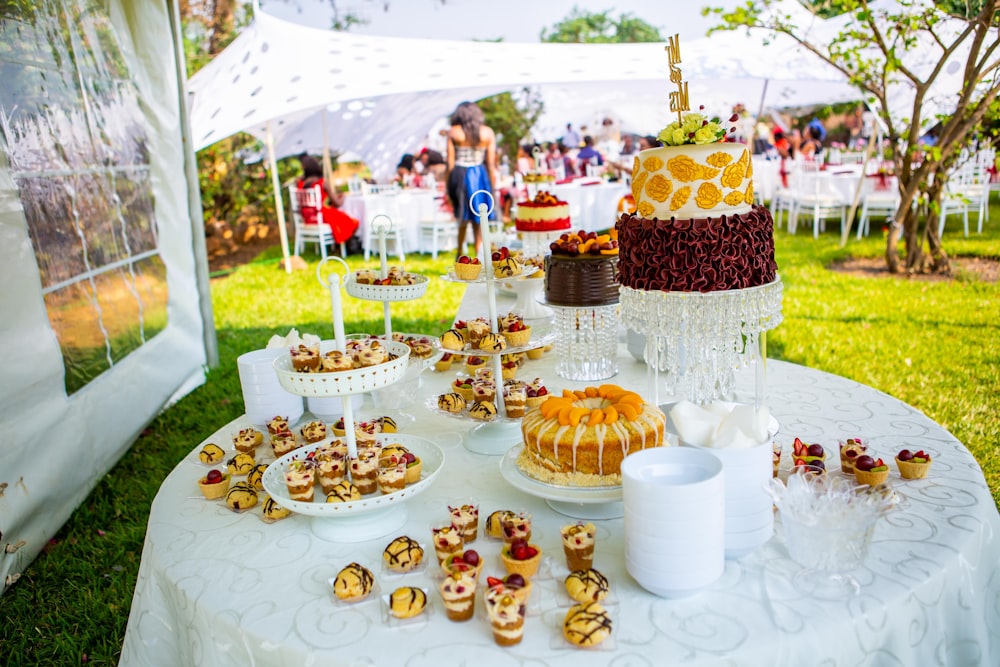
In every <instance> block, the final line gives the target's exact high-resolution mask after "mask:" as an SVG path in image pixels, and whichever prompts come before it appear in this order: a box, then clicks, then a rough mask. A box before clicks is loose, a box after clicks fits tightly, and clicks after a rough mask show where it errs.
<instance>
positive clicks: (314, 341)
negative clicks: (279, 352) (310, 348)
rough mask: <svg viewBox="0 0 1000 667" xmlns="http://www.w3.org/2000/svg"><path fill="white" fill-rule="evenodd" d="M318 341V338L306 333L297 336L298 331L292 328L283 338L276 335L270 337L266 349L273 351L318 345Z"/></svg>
mask: <svg viewBox="0 0 1000 667" xmlns="http://www.w3.org/2000/svg"><path fill="white" fill-rule="evenodd" d="M319 340H320V338H319V336H316V335H314V334H308V333H307V334H302V335H301V336H299V331H298V329H295V328H293V329H292V330H291V331H289V332H288V334H287V335H285V336H279V335H277V334H275V335H273V336H271V339H270V340H268V341H267V348H268V349H273V348H277V347H282V348H288V347H297V346H299V345H319Z"/></svg>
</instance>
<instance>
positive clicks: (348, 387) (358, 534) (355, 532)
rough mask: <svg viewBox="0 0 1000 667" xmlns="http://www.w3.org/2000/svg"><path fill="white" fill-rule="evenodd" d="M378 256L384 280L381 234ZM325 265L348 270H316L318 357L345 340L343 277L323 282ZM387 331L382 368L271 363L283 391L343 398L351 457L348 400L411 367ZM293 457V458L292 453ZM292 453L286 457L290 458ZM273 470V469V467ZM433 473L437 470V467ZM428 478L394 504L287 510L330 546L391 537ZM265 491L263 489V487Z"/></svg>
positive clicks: (286, 357) (405, 350)
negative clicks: (326, 321)
mask: <svg viewBox="0 0 1000 667" xmlns="http://www.w3.org/2000/svg"><path fill="white" fill-rule="evenodd" d="M380 252H381V254H382V263H383V272H382V273H383V276H384V275H385V274H386V266H385V236H384V232H383V233H382V234H381V235H380ZM327 262H338V263H339V264H340V265H341V266H342V267H343V270H344V275H345V276H347V275H349V274H350V268H349V267H348V266H347V263H346V262H344V261H343V260H342V259H340V258H339V257H333V256H330V257H327V258H326V259H324V260H323V261H321V262H320V263H319V265H318V266H317V267H316V278H317V280H318V281H319V283H320V285H322V286H323V287H325V288H327V289H329V291H330V307H331V310H332V312H333V331H334V339H333V340H326V341H320V345H319V347H320V353H321V354H325V353H326V352H329V351H331V350H339V351H341V352H343V351H345V349H346V343H347V340H348V338H347V336H346V335H345V334H344V313H343V307H342V305H341V300H340V290H341V286H342V280H341V276H340V274H339V273H338V272H337V271H331V272H330V274H329V276H328V277H327V279H326V280H324V279H323V269H324V267H325V265H326V263H327ZM385 287H391V286H385ZM386 313H387V315H388V302H387V303H386ZM386 329H387V330H386V337H385V340H383V341H382V344H383V345H384V346H385V348H386V351H387V352H388V353H389V360H388V361H385V362H383V363H381V364H375V365H374V366H367V367H363V368H357V369H353V370H349V371H340V372H332V373H300V372H297V371H296V370H295V369H294V367H293V366H292V358H291V353H290V352H289V353H287V354H282V355H281V356H279V357H277V358H276V359H275V360H274V370H275V373H276V374H277V376H278V383H279V384H280V385H281V386H282V387H283V388H284V389H285V390H286V391H288V392H290V393H292V394H297V395H299V396H307V397H308V396H316V397H326V398H329V397H334V396H340V397H341V405H342V406H343V412H344V430H345V434H344V439H345V440H346V441H347V454H348V457H349V458H355V457H357V451H358V450H357V438H356V434H355V430H354V424H355V421H354V406H353V404H352V403H351V396H352V395H354V394H359V393H365V392H370V391H374V390H376V389H381V388H383V387H387V386H389V385H391V384H393V383H395V382H398V381H399V380H400V379H401V378H402V377H403V376H404V374H405V373H406V371H407V368H408V367H409V365H410V347H409V346H408V345H407V344H406V343H400V342H398V341H394V340H391V337H392V330H391V325H390V324H389V323H388V322H387V323H386ZM393 435H395V434H393ZM404 437H412V436H404ZM400 443H401V444H403V443H402V440H400ZM427 444H429V443H427ZM421 449H422V451H425V452H428V454H429V456H430V457H431V458H433V451H432V450H429V449H428V448H427V447H421ZM299 451H302V449H301V448H300V449H298V450H296V452H299ZM291 454H295V452H292V453H291ZM291 454H289V455H286V456H290V455H291ZM414 454H416V455H417V456H420V454H419V453H417V452H414ZM283 458H284V457H283ZM279 460H282V459H279ZM441 460H442V461H443V455H442V456H441ZM286 466H287V462H286V465H284V466H280V467H279V468H278V469H277V470H276V472H275V473H274V474H278V470H280V474H281V475H282V479H281V480H278V481H281V482H282V483H283V482H284V479H283V478H284V470H285V467H286ZM272 467H274V466H273V464H272ZM439 467H440V465H438V468H439ZM270 469H271V468H269V470H270ZM436 470H437V468H435V471H436ZM431 478H433V476H431V477H430V478H429V479H428V480H427V483H426V484H424V483H420V482H418V483H417V484H414V485H413V487H412V489H411V490H410V491H409V492H408V493H402V494H389V495H387V496H385V497H387V498H388V497H392V496H396V498H395V499H394V500H392V501H386V502H382V501H381V499H373V500H372V501H361V502H360V503H348V505H349V506H351V507H350V508H349V509H344V510H343V511H340V512H337V511H332V510H323V511H320V510H312V511H310V508H308V507H304V505H309V503H304V504H301V505H300V506H299V507H298V509H296V508H295V507H291V506H288V509H290V510H292V511H302V513H309V514H311V515H312V516H313V517H314V519H315V520H314V521H313V523H314V528H313V530H314V532H316V534H317V536H319V537H324V538H326V539H329V540H333V541H347V542H355V541H360V540H367V539H372V538H374V537H380V536H383V535H387V534H389V533H390V532H392V531H394V530H396V529H397V528H398V527H399V526H400V525H402V524H401V522H403V521H406V515H407V512H406V506H405V502H406V501H407V500H408V499H409V498H411V497H413V496H414V495H416V494H418V493H420V492H421V491H423V490H424V489H426V488H427V486H428V485H429V482H430V479H431ZM271 485H272V488H268V493H271V494H272V495H275V497H279V498H280V497H282V495H281V494H280V493H279V494H275V493H274V492H275V491H280V488H281V486H280V485H275V483H274V482H273V481H272V483H271ZM265 488H267V487H266V486H265ZM285 488H286V493H285V494H284V498H285V499H286V501H288V502H291V501H290V499H288V497H287V487H285ZM272 489H273V490H272ZM324 501H325V498H324ZM323 504H325V502H324V503H323ZM331 504H336V503H331ZM303 510H304V511H303ZM331 521H332V522H333V523H332V524H331V525H319V524H320V523H321V522H331Z"/></svg>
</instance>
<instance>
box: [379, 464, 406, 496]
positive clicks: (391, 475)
mask: <svg viewBox="0 0 1000 667" xmlns="http://www.w3.org/2000/svg"><path fill="white" fill-rule="evenodd" d="M376 479H377V481H378V490H379V491H381V492H382V493H383V494H389V493H394V492H396V491H401V490H402V489H404V488H406V463H405V462H404V461H398V462H396V463H389V464H381V465H379V468H378V474H377V475H376Z"/></svg>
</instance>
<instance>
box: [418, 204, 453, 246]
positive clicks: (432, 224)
mask: <svg viewBox="0 0 1000 667" xmlns="http://www.w3.org/2000/svg"><path fill="white" fill-rule="evenodd" d="M434 204H435V205H434V213H433V215H432V216H431V218H430V219H429V220H421V221H420V224H419V227H418V230H419V239H420V251H421V252H424V251H425V250H426V249H428V248H429V249H430V253H431V257H433V258H434V259H437V256H438V252H441V251H443V250H454V249H455V248H457V247H458V225H457V224H456V223H455V218H454V216H452V215H451V213H450V211H449V210H447V209H445V208H444V205H443V204H444V201H443V198H440V197H439V198H436V199H435V200H434Z"/></svg>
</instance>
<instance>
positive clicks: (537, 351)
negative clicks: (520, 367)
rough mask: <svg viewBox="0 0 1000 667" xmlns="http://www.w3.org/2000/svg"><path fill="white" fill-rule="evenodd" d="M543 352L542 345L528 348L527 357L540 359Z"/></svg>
mask: <svg viewBox="0 0 1000 667" xmlns="http://www.w3.org/2000/svg"><path fill="white" fill-rule="evenodd" d="M544 354H545V348H544V347H533V348H531V349H530V350H528V358H529V359H541V358H542V355H544Z"/></svg>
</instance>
